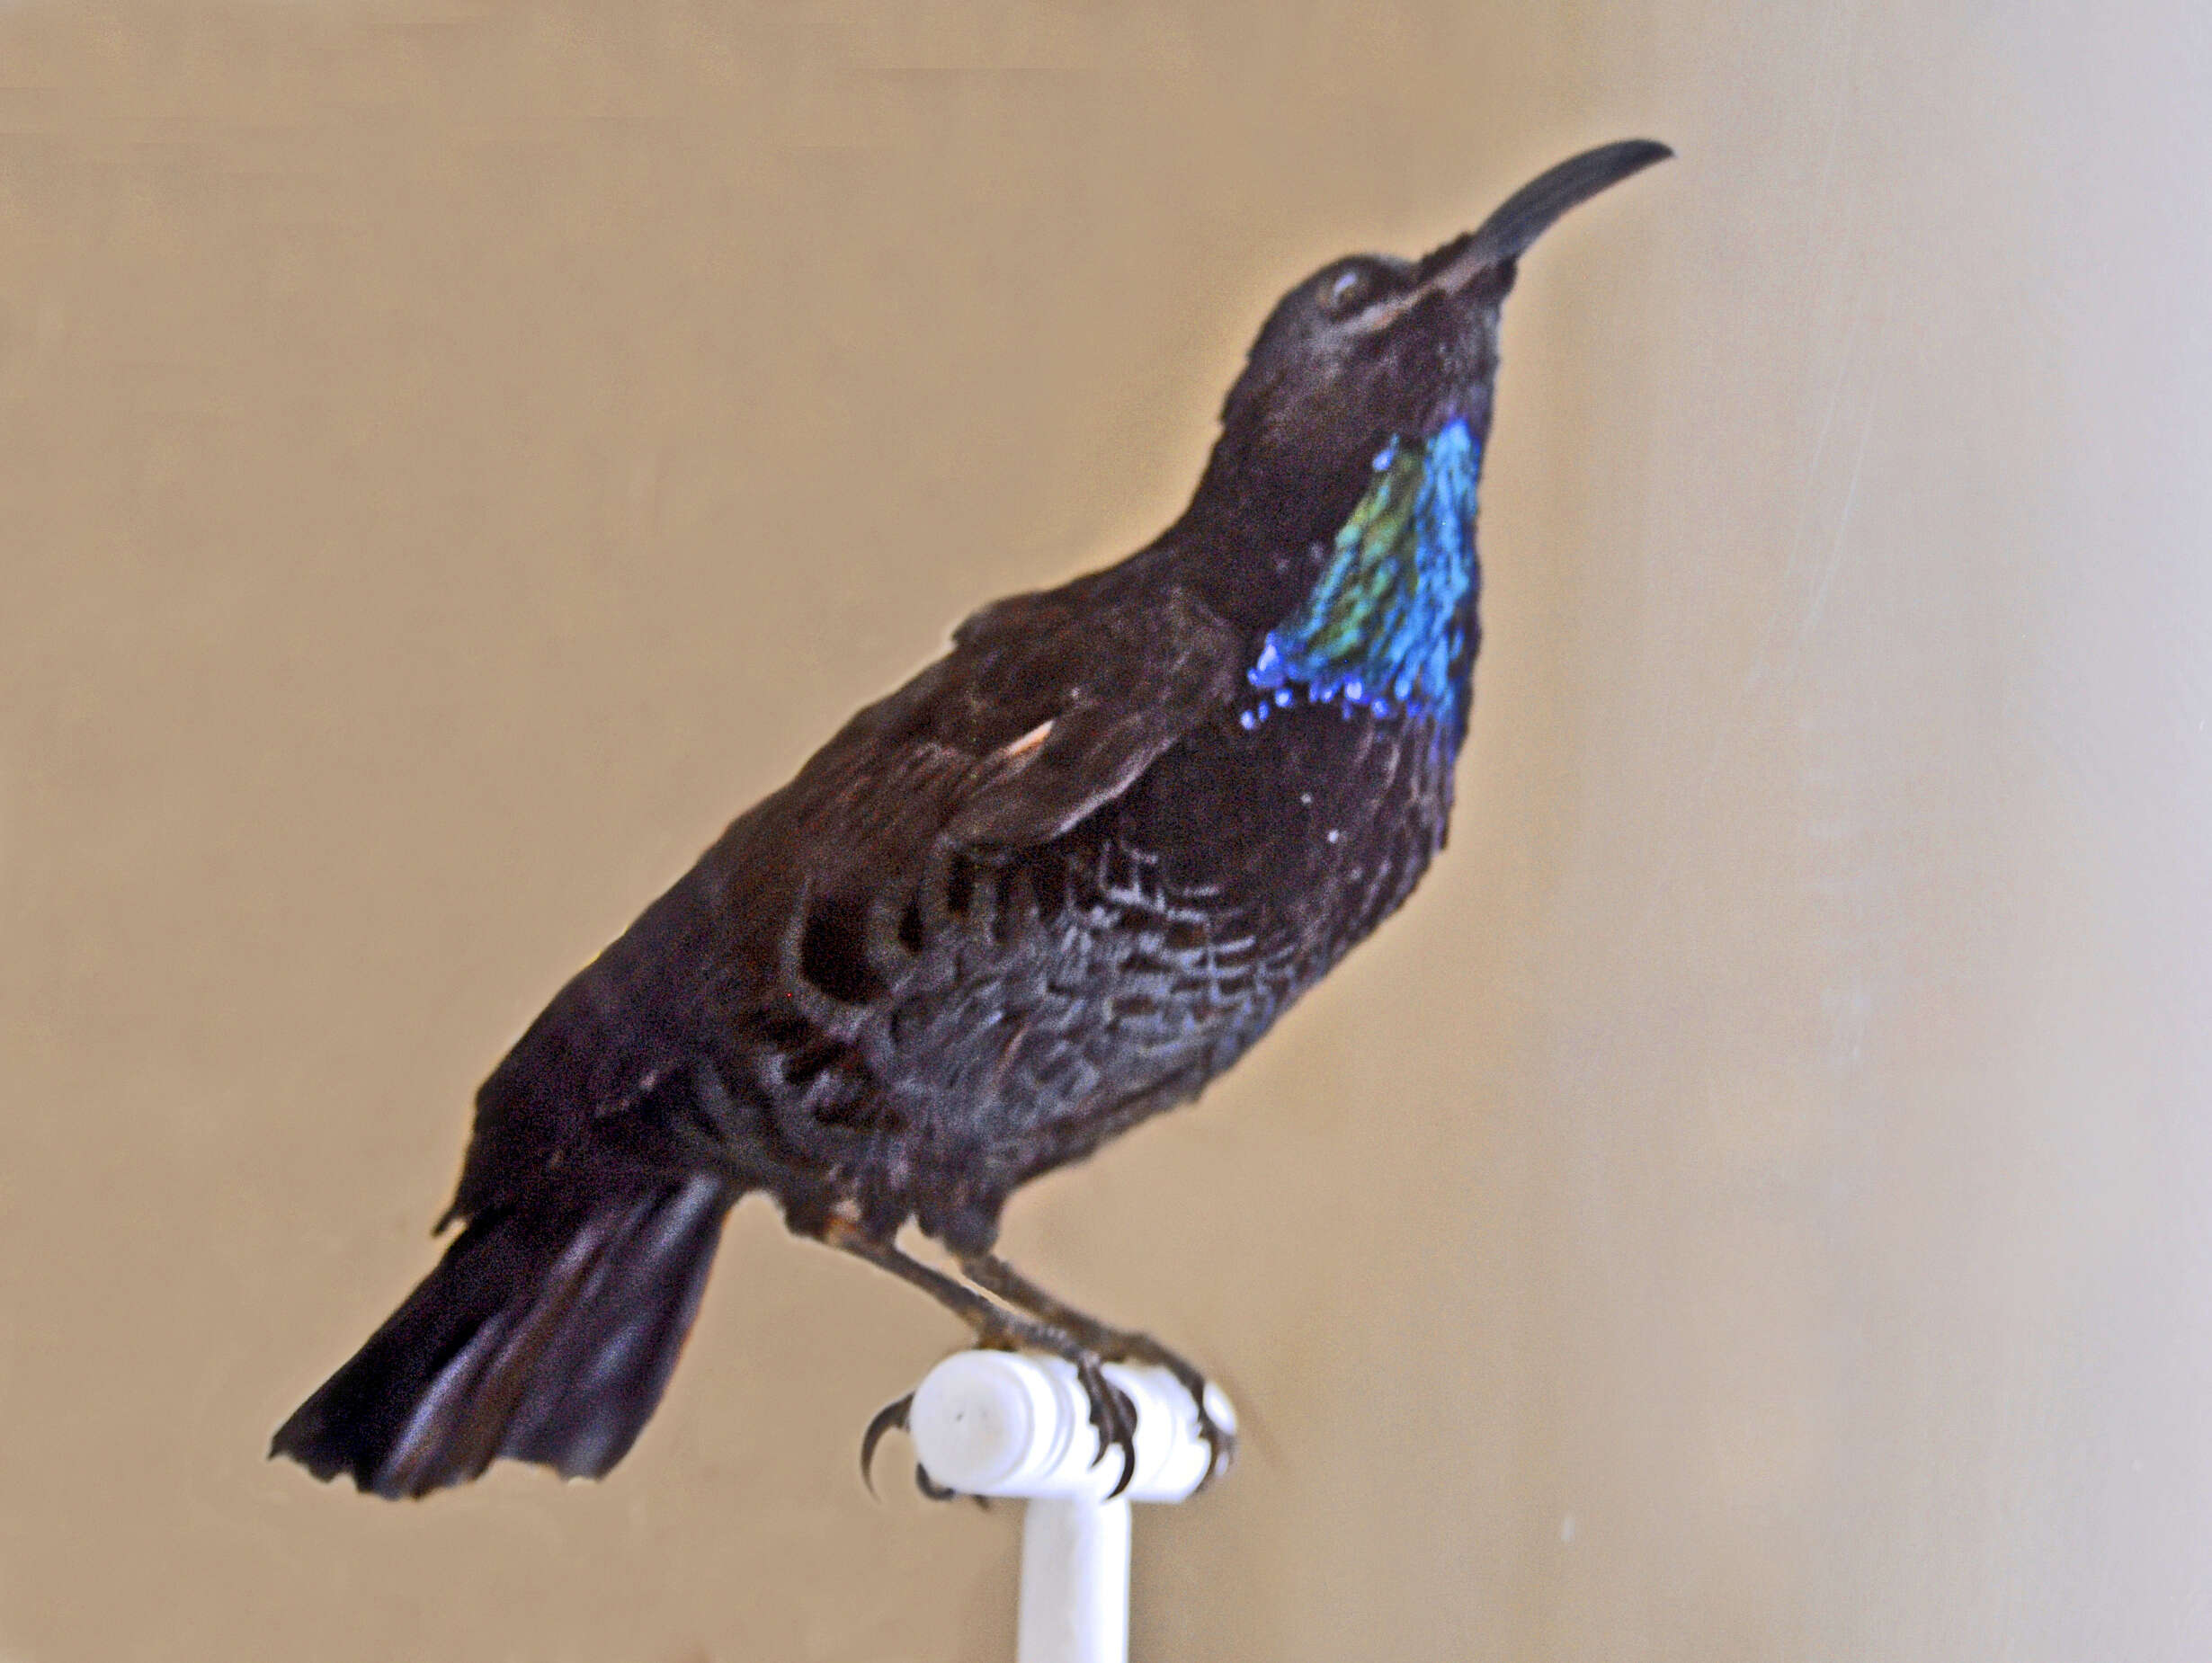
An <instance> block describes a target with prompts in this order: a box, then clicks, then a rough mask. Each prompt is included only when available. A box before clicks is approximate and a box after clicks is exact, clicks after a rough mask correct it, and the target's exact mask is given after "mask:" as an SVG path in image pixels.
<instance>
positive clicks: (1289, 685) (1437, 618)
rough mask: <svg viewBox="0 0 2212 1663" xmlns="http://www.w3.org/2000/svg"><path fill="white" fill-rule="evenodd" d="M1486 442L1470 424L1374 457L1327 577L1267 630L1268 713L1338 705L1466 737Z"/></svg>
mask: <svg viewBox="0 0 2212 1663" xmlns="http://www.w3.org/2000/svg"><path fill="white" fill-rule="evenodd" d="M1481 472H1482V441H1481V440H1480V439H1479V438H1478V437H1477V436H1476V433H1475V431H1474V430H1473V429H1472V428H1471V427H1470V426H1469V425H1468V423H1467V421H1466V419H1465V418H1464V417H1455V418H1454V419H1452V420H1451V421H1449V422H1446V423H1445V424H1444V425H1443V426H1442V427H1441V428H1440V429H1439V430H1438V431H1436V432H1434V433H1432V434H1430V435H1429V436H1427V437H1425V438H1411V439H1408V438H1398V439H1393V440H1390V441H1389V442H1388V443H1387V444H1386V445H1385V446H1384V447H1383V448H1382V449H1381V450H1380V451H1379V452H1378V454H1377V455H1376V457H1375V459H1374V465H1373V470H1372V474H1371V476H1370V477H1369V481H1368V484H1367V487H1366V490H1365V491H1364V493H1363V494H1361V495H1360V499H1359V502H1358V503H1357V505H1356V506H1355V507H1354V508H1353V509H1352V511H1351V516H1350V517H1349V518H1348V519H1346V520H1344V522H1343V524H1342V527H1341V528H1340V529H1338V530H1337V532H1336V534H1335V536H1334V537H1333V538H1332V539H1331V540H1330V541H1329V543H1328V544H1327V546H1326V547H1324V548H1321V549H1319V550H1317V551H1316V552H1317V554H1318V555H1319V560H1320V570H1319V574H1318V576H1317V577H1316V578H1315V579H1314V581H1313V582H1312V585H1311V587H1310V588H1308V589H1307V591H1306V592H1305V594H1304V597H1303V599H1302V600H1299V601H1298V604H1297V605H1296V607H1295V608H1294V609H1292V610H1291V611H1290V613H1289V616H1288V617H1286V618H1282V620H1281V621H1280V623H1278V624H1276V625H1275V626H1274V627H1272V628H1271V629H1270V630H1269V631H1268V632H1267V635H1266V638H1265V639H1264V641H1263V642H1262V645H1261V647H1260V650H1259V654H1258V656H1257V658H1256V659H1255V660H1254V661H1253V664H1252V666H1251V668H1250V670H1249V671H1247V680H1249V681H1250V682H1251V684H1252V686H1253V689H1254V691H1255V693H1256V694H1257V695H1258V696H1259V698H1258V699H1257V701H1256V702H1255V705H1254V707H1253V710H1251V711H1249V712H1247V715H1246V724H1245V725H1247V726H1253V725H1257V724H1258V723H1259V722H1261V721H1263V720H1264V719H1265V713H1266V711H1267V710H1268V709H1269V708H1270V707H1283V706H1286V705H1289V704H1292V703H1295V702H1301V701H1310V702H1314V703H1339V702H1341V703H1342V704H1344V705H1345V706H1346V707H1347V713H1349V709H1350V708H1351V707H1361V708H1365V709H1368V710H1369V711H1372V712H1373V713H1375V714H1377V715H1405V716H1414V717H1415V718H1423V719H1429V720H1432V721H1435V722H1437V723H1438V724H1439V725H1440V727H1441V728H1442V730H1443V731H1445V732H1447V733H1449V734H1452V735H1454V736H1455V738H1456V736H1457V735H1458V734H1460V733H1462V732H1464V730H1465V726H1466V720H1467V697H1468V689H1469V686H1470V677H1471V674H1472V671H1473V666H1474V659H1475V649H1476V645H1477V640H1478V629H1479V626H1478V624H1477V620H1476V599H1477V596H1478V593H1479V591H1480V588H1481V582H1482V575H1481V569H1480V567H1479V565H1477V563H1476V554H1475V496H1476V482H1477V480H1478V479H1479V477H1480V476H1481Z"/></svg>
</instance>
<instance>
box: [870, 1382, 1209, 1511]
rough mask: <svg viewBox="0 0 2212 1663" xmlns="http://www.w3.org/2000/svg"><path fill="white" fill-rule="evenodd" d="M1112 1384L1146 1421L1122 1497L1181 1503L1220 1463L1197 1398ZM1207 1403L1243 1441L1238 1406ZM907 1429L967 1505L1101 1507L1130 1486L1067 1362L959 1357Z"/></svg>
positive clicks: (1172, 1386) (1166, 1388)
mask: <svg viewBox="0 0 2212 1663" xmlns="http://www.w3.org/2000/svg"><path fill="white" fill-rule="evenodd" d="M1106 1378H1107V1379H1109V1380H1110V1381H1111V1382H1112V1383H1114V1384H1115V1385H1117V1386H1119V1387H1120V1388H1121V1390H1122V1391H1124V1392H1127V1393H1128V1397H1129V1401H1130V1402H1131V1403H1132V1404H1134V1405H1135V1406H1136V1409H1137V1470H1136V1472H1135V1473H1134V1474H1132V1475H1131V1477H1130V1480H1129V1485H1128V1489H1127V1490H1123V1491H1122V1494H1123V1496H1124V1497H1126V1498H1128V1499H1129V1500H1131V1501H1181V1500H1182V1499H1183V1498H1185V1497H1187V1496H1188V1495H1190V1494H1191V1491H1192V1490H1196V1489H1197V1488H1198V1487H1199V1484H1200V1481H1201V1480H1203V1479H1204V1478H1205V1476H1206V1466H1207V1463H1208V1462H1209V1460H1210V1459H1211V1458H1212V1456H1211V1452H1210V1451H1209V1450H1208V1448H1207V1446H1206V1440H1205V1439H1204V1438H1202V1437H1200V1436H1199V1430H1198V1413H1197V1406H1196V1405H1195V1404H1193V1403H1192V1402H1191V1394H1190V1393H1189V1392H1185V1391H1184V1390H1183V1389H1182V1386H1181V1385H1180V1384H1178V1383H1176V1380H1175V1377H1174V1376H1173V1374H1169V1373H1167V1371H1166V1370H1164V1369H1158V1368H1128V1367H1124V1366H1122V1365H1120V1364H1118V1363H1109V1364H1108V1365H1106ZM1206 1397H1207V1409H1208V1411H1209V1413H1210V1414H1211V1415H1212V1416H1213V1418H1214V1420H1215V1422H1216V1424H1217V1425H1219V1426H1220V1427H1222V1428H1223V1429H1225V1430H1228V1431H1234V1430H1235V1427H1236V1411H1235V1410H1234V1409H1233V1408H1231V1407H1230V1404H1229V1401H1228V1400H1227V1399H1226V1397H1224V1396H1223V1395H1222V1394H1221V1392H1219V1391H1218V1390H1217V1389H1214V1388H1211V1387H1209V1389H1208V1391H1207V1393H1206ZM906 1427H907V1431H908V1433H909V1434H910V1436H912V1437H913V1439H914V1454H916V1455H917V1456H918V1457H919V1458H920V1459H921V1462H922V1465H923V1468H924V1470H926V1471H927V1472H928V1473H929V1475H930V1476H931V1477H932V1478H933V1479H935V1480H936V1481H938V1482H939V1483H940V1484H942V1485H944V1486H945V1487H946V1488H947V1489H950V1490H959V1491H960V1492H961V1493H962V1494H963V1495H969V1496H1013V1497H1020V1498H1023V1499H1030V1498H1038V1497H1066V1498H1084V1499H1086V1500H1092V1501H1102V1500H1104V1499H1105V1498H1106V1493H1107V1492H1108V1491H1109V1490H1111V1489H1112V1488H1113V1487H1114V1485H1115V1484H1116V1483H1117V1482H1119V1480H1120V1477H1121V1452H1120V1451H1119V1449H1110V1450H1108V1451H1107V1452H1106V1454H1105V1459H1104V1460H1099V1459H1098V1454H1099V1439H1098V1430H1097V1428H1096V1427H1093V1425H1092V1424H1091V1401H1090V1399H1089V1398H1088V1397H1086V1396H1085V1395H1084V1390H1083V1386H1082V1384H1081V1383H1079V1382H1078V1381H1077V1380H1076V1378H1075V1365H1073V1364H1069V1363H1064V1362H1062V1361H1061V1360H1060V1359H1059V1358H1057V1357H1045V1356H1030V1355H1028V1354H1026V1353H1016V1352H1012V1351H962V1352H958V1353H955V1354H954V1355H953V1356H949V1357H947V1358H946V1359H945V1360H944V1361H943V1362H941V1363H940V1364H939V1365H937V1366H936V1367H935V1368H933V1369H932V1370H931V1371H930V1373H929V1377H928V1378H927V1379H926V1380H924V1381H923V1383H921V1384H920V1385H919V1386H917V1387H916V1388H915V1389H914V1404H913V1407H912V1408H911V1409H910V1410H908V1411H907V1415H906Z"/></svg>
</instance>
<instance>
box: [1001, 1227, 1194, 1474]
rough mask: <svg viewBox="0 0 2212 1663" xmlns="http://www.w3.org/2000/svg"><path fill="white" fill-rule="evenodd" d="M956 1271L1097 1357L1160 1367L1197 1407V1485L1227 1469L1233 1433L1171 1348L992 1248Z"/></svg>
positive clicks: (1185, 1363) (1192, 1374) (1189, 1365)
mask: <svg viewBox="0 0 2212 1663" xmlns="http://www.w3.org/2000/svg"><path fill="white" fill-rule="evenodd" d="M960 1274H961V1275H962V1276H966V1277H967V1278H968V1280H969V1281H970V1282H973V1283H974V1284H975V1285H977V1287H979V1288H982V1289H984V1290H986V1292H988V1293H991V1294H996V1295H997V1296H998V1297H999V1298H1000V1299H1003V1300H1004V1301H1005V1302H1006V1303H1008V1304H1010V1305H1012V1306H1013V1307H1014V1308H1015V1309H1017V1310H1020V1311H1025V1312H1028V1313H1029V1314H1030V1315H1031V1316H1033V1317H1036V1318H1037V1319H1038V1320H1039V1321H1044V1322H1048V1323H1050V1324H1051V1325H1052V1326H1053V1327H1054V1328H1057V1329H1058V1330H1061V1331H1062V1332H1063V1333H1066V1334H1067V1335H1068V1336H1070V1337H1071V1338H1074V1339H1075V1340H1076V1341H1077V1342H1078V1343H1080V1344H1081V1345H1082V1346H1083V1347H1084V1348H1085V1349H1087V1350H1090V1351H1093V1352H1095V1353H1096V1354H1097V1355H1098V1356H1099V1359H1100V1360H1101V1361H1102V1362H1106V1363H1145V1364H1149V1365H1152V1366H1153V1367H1155V1368H1164V1369H1165V1370H1166V1371H1167V1372H1168V1373H1169V1374H1173V1376H1174V1377H1175V1381H1176V1383H1177V1384H1179V1385H1180V1386H1182V1389H1183V1390H1184V1391H1185V1392H1189V1393H1190V1394H1191V1403H1192V1404H1193V1405H1194V1406H1195V1407H1196V1408H1197V1410H1198V1430H1199V1436H1200V1437H1202V1438H1204V1439H1205V1440H1206V1449H1207V1454H1208V1460H1207V1463H1206V1476H1205V1478H1204V1479H1203V1480H1201V1481H1200V1486H1199V1487H1200V1489H1201V1490H1202V1489H1204V1488H1205V1487H1206V1485H1208V1484H1210V1483H1212V1482H1213V1481H1214V1480H1215V1479H1217V1478H1218V1477H1220V1476H1221V1475H1222V1474H1223V1473H1225V1472H1227V1471H1228V1470H1229V1467H1230V1465H1231V1463H1234V1462H1235V1459H1236V1434H1235V1433H1234V1432H1232V1431H1230V1430H1229V1429H1228V1428H1227V1427H1224V1426H1222V1425H1220V1424H1219V1423H1218V1422H1217V1421H1216V1420H1215V1419H1214V1418H1213V1417H1212V1416H1211V1415H1210V1414H1209V1413H1207V1411H1206V1376H1205V1375H1203V1374H1200V1373H1199V1371H1198V1370H1197V1369H1196V1368H1194V1367H1193V1366H1192V1365H1191V1364H1190V1363H1189V1362H1188V1361H1186V1360H1185V1359H1184V1358H1182V1356H1178V1355H1176V1354H1175V1353H1174V1352H1173V1351H1170V1350H1169V1349H1168V1348H1167V1347H1165V1346H1164V1345H1162V1344H1161V1343H1160V1342H1159V1341H1158V1340H1156V1339H1155V1338H1153V1337H1152V1336H1151V1335H1149V1334H1140V1333H1137V1332H1134V1331H1132V1330H1128V1329H1119V1328H1113V1327H1111V1326H1110V1325H1108V1324H1107V1323H1104V1322H1102V1321H1099V1320H1098V1319H1097V1318H1096V1317H1093V1316H1086V1315H1085V1314H1084V1312H1080V1311H1077V1310H1076V1309H1075V1307H1074V1306H1072V1305H1069V1304H1066V1303H1064V1302H1062V1301H1061V1300H1059V1299H1057V1298H1056V1297H1055V1296H1054V1295H1052V1294H1048V1293H1047V1292H1046V1291H1045V1290H1044V1289H1043V1288H1040V1287H1039V1286H1038V1285H1037V1284H1035V1283H1034V1282H1032V1281H1030V1279H1029V1278H1028V1277H1027V1276H1023V1275H1022V1274H1021V1272H1020V1271H1018V1270H1016V1269H1015V1268H1014V1267H1012V1265H1010V1264H1008V1263H1007V1262H1006V1261H1005V1260H1004V1259H1003V1258H999V1257H998V1255H997V1254H995V1253H971V1254H968V1256H966V1257H965V1258H962V1259H961V1260H960Z"/></svg>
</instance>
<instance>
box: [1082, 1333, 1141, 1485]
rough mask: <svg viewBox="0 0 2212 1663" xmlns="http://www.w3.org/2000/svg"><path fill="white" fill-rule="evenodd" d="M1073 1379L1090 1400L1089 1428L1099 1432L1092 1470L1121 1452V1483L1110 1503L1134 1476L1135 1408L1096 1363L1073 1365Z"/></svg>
mask: <svg viewBox="0 0 2212 1663" xmlns="http://www.w3.org/2000/svg"><path fill="white" fill-rule="evenodd" d="M1075 1373H1076V1377H1077V1378H1078V1379H1079V1380H1080V1381H1081V1382H1082V1383H1083V1390H1084V1396H1086V1397H1088V1398H1089V1399H1090V1400H1091V1424H1092V1426H1093V1427H1095V1428H1096V1429H1097V1431H1098V1454H1095V1455H1093V1457H1092V1458H1091V1464H1092V1465H1093V1466H1094V1467H1095V1466H1097V1465H1099V1464H1100V1463H1102V1462H1103V1461H1104V1460H1105V1459H1106V1452H1107V1451H1108V1450H1110V1449H1119V1451H1120V1452H1121V1479H1120V1481H1119V1483H1117V1484H1116V1485H1115V1486H1114V1487H1113V1488H1112V1489H1111V1490H1108V1491H1107V1492H1106V1499H1107V1500H1109V1501H1111V1500H1112V1499H1113V1498H1115V1497H1117V1496H1119V1494H1120V1493H1121V1492H1122V1491H1123V1490H1127V1489H1128V1487H1129V1482H1130V1481H1131V1480H1133V1479H1134V1478H1136V1476H1137V1405H1136V1404H1134V1403H1132V1402H1131V1401H1129V1394H1128V1392H1124V1391H1122V1390H1121V1388H1120V1387H1119V1386H1117V1385H1115V1384H1114V1383H1113V1382H1111V1381H1110V1380H1108V1379H1107V1378H1106V1375H1105V1373H1104V1371H1103V1370H1102V1369H1101V1368H1100V1367H1099V1365H1098V1364H1097V1363H1096V1361H1092V1362H1087V1363H1084V1362H1079V1363H1077V1364H1076V1365H1075Z"/></svg>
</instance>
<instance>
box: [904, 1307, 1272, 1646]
mask: <svg viewBox="0 0 2212 1663" xmlns="http://www.w3.org/2000/svg"><path fill="white" fill-rule="evenodd" d="M1106 1377H1107V1379H1109V1380H1110V1381H1111V1382H1112V1383H1114V1384H1115V1385H1117V1386H1119V1387H1120V1388H1121V1390H1122V1391H1124V1392H1127V1393H1128V1397H1129V1401H1130V1402H1131V1403H1132V1404H1133V1405H1135V1407H1136V1410H1137V1438H1136V1443H1137V1463H1136V1470H1135V1472H1133V1474H1132V1475H1131V1477H1130V1480H1129V1485H1128V1489H1127V1490H1123V1491H1122V1493H1121V1494H1120V1495H1119V1496H1118V1497H1116V1498H1114V1499H1113V1500H1111V1501H1109V1500H1107V1499H1106V1494H1107V1492H1108V1491H1109V1490H1111V1489H1112V1488H1113V1487H1114V1485H1115V1484H1116V1483H1117V1482H1119V1480H1120V1477H1121V1452H1120V1451H1119V1449H1110V1450H1108V1451H1106V1452H1105V1459H1104V1460H1102V1461H1101V1460H1099V1459H1098V1455H1099V1436H1098V1430H1097V1428H1096V1427H1093V1425H1092V1424H1091V1402H1090V1400H1089V1398H1088V1397H1086V1396H1085V1395H1084V1390H1083V1386H1082V1384H1081V1383H1080V1382H1079V1381H1078V1380H1077V1379H1076V1377H1075V1365H1072V1364H1069V1363H1065V1362H1062V1361H1061V1360H1060V1359H1059V1358H1057V1357H1043V1356H1029V1355H1026V1354H1016V1353H1014V1352H1010V1351H962V1352H959V1353H957V1354H955V1355H954V1356H949V1357H947V1358H946V1359H945V1360H944V1361H943V1362H941V1363H940V1364H939V1365H937V1366H936V1367H935V1368H933V1369H932V1370H931V1371H930V1373H929V1377H928V1378H927V1379H925V1380H923V1383H921V1384H920V1385H919V1386H917V1387H915V1388H914V1402H913V1404H912V1405H911V1406H910V1407H909V1409H908V1410H907V1411H906V1429H907V1432H908V1435H909V1436H912V1438H913V1439H914V1454H915V1455H916V1456H918V1457H919V1458H920V1460H921V1463H922V1466H923V1471H925V1472H928V1473H929V1475H930V1476H931V1477H932V1479H934V1480H936V1481H937V1482H938V1483H940V1484H941V1485H943V1486H945V1487H946V1488H947V1489H950V1490H959V1491H960V1492H961V1493H962V1494H964V1495H970V1496H1009V1497H1018V1498H1021V1499H1023V1500H1026V1501H1027V1502H1028V1503H1029V1504H1030V1505H1029V1508H1028V1513H1027V1516H1026V1517H1025V1518H1024V1519H1023V1520H1022V1526H1021V1629H1020V1640H1019V1653H1018V1655H1019V1658H1020V1663H1126V1659H1128V1651H1129V1503H1130V1502H1131V1501H1133V1500H1134V1501H1181V1500H1182V1499H1183V1498H1186V1497H1187V1496H1189V1495H1190V1494H1191V1491H1192V1490H1196V1489H1197V1488H1198V1487H1199V1484H1200V1482H1201V1481H1203V1480H1204V1478H1205V1477H1206V1469H1207V1466H1208V1463H1209V1462H1210V1461H1211V1460H1212V1458H1213V1453H1212V1451H1211V1450H1209V1448H1208V1447H1207V1445H1206V1440H1205V1439H1204V1438H1202V1437H1200V1436H1199V1429H1198V1408H1197V1405H1196V1404H1194V1403H1192V1402H1191V1394H1190V1393H1189V1392H1185V1391H1184V1390H1183V1389H1182V1386H1181V1385H1180V1384H1178V1383H1176V1380H1175V1377H1174V1376H1173V1374H1169V1373H1167V1371H1166V1370H1164V1369H1157V1368H1127V1367H1123V1366H1122V1365H1119V1364H1114V1363H1110V1364H1108V1365H1106ZM1206 1409H1207V1412H1208V1413H1209V1414H1210V1415H1211V1416H1212V1417H1213V1418H1214V1422H1215V1424H1216V1425H1217V1426H1218V1427H1221V1428H1222V1429H1223V1430H1224V1431H1226V1432H1234V1431H1235V1429H1236V1410H1235V1408H1234V1407H1233V1406H1232V1405H1231V1404H1230V1402H1229V1401H1228V1399H1227V1398H1226V1397H1225V1396H1224V1395H1223V1394H1222V1393H1221V1392H1219V1391H1217V1390H1216V1389H1215V1388H1213V1387H1210V1386H1209V1387H1208V1388H1207V1392H1206Z"/></svg>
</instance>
